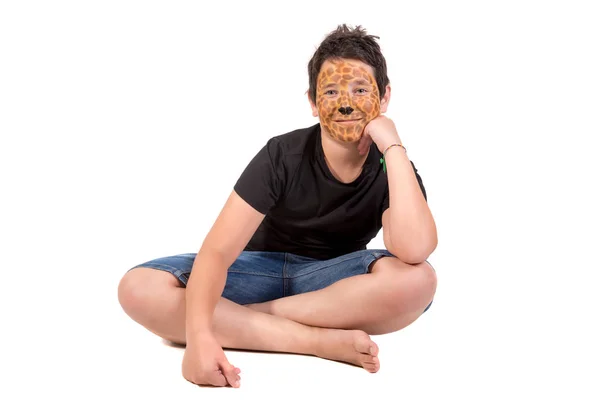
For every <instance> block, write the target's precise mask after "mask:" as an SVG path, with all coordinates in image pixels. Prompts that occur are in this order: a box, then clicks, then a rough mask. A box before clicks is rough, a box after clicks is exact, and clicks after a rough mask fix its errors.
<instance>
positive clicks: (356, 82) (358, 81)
mask: <svg viewBox="0 0 600 400" xmlns="http://www.w3.org/2000/svg"><path fill="white" fill-rule="evenodd" d="M354 84H356V85H369V86H370V85H371V82H369V81H367V80H365V79H358V80H356V81H354Z"/></svg>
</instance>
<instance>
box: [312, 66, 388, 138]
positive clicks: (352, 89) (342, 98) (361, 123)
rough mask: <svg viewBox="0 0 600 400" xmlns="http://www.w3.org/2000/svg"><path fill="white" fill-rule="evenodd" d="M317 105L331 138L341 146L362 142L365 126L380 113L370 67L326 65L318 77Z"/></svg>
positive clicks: (324, 126)
mask: <svg viewBox="0 0 600 400" xmlns="http://www.w3.org/2000/svg"><path fill="white" fill-rule="evenodd" d="M315 105H316V107H317V110H318V113H319V119H320V121H321V125H322V126H323V128H325V130H326V132H327V133H328V134H329V136H331V137H332V138H334V139H336V140H339V141H342V142H357V141H358V140H360V138H361V136H362V133H363V130H364V129H365V126H367V124H368V123H369V122H370V121H371V120H373V119H374V118H376V117H377V116H378V115H379V113H380V98H379V90H378V88H377V83H376V82H375V77H374V76H373V73H372V69H371V67H370V66H369V65H367V64H365V63H363V62H360V61H358V60H331V61H329V60H328V61H325V62H324V63H323V66H322V67H321V71H320V72H319V76H318V77H317V96H316V104H315Z"/></svg>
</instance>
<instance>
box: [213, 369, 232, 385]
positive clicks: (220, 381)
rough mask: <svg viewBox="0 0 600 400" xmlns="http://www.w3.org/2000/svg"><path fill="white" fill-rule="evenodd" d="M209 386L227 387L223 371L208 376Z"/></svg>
mask: <svg viewBox="0 0 600 400" xmlns="http://www.w3.org/2000/svg"><path fill="white" fill-rule="evenodd" d="M208 384H209V385H213V386H226V385H227V379H225V377H224V376H223V373H222V372H221V371H219V370H217V371H213V372H211V373H210V375H209V376H208Z"/></svg>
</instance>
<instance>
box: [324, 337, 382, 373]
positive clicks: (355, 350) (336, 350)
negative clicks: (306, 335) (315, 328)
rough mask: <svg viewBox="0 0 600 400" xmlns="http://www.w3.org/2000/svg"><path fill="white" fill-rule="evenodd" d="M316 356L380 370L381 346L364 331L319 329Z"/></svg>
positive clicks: (373, 370) (375, 370)
mask: <svg viewBox="0 0 600 400" xmlns="http://www.w3.org/2000/svg"><path fill="white" fill-rule="evenodd" d="M318 335H319V341H318V345H317V354H316V356H318V357H321V358H327V359H329V360H337V361H344V362H348V363H351V364H354V365H358V366H359V367H363V368H364V369H366V370H367V371H369V372H377V371H379V357H378V354H379V347H377V344H375V342H374V341H372V340H371V338H370V337H369V335H367V334H366V333H365V332H363V331H358V330H355V331H350V330H343V329H319V333H318Z"/></svg>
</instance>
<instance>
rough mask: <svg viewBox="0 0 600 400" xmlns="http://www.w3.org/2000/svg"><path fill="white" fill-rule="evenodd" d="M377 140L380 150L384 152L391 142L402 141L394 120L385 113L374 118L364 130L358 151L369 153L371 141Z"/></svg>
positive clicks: (361, 153)
mask: <svg viewBox="0 0 600 400" xmlns="http://www.w3.org/2000/svg"><path fill="white" fill-rule="evenodd" d="M373 142H375V144H376V145H377V148H378V149H379V151H380V152H382V153H383V152H384V151H385V149H387V148H388V147H389V146H390V145H391V144H394V143H400V144H402V141H401V140H400V136H399V135H398V131H396V125H394V121H392V120H391V119H389V118H388V117H386V116H384V115H380V116H378V117H377V118H374V119H372V120H371V121H370V122H369V123H368V124H367V126H365V130H364V132H363V136H362V137H361V138H360V141H359V142H358V153H359V154H360V155H365V154H367V151H368V150H369V147H370V146H371V143H373Z"/></svg>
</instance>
